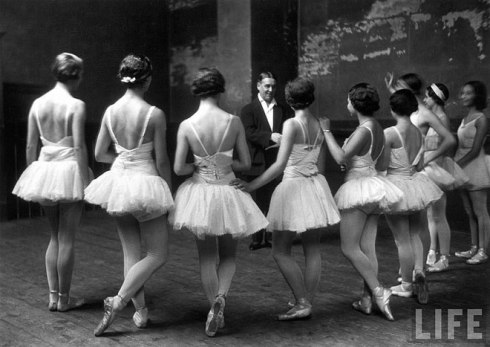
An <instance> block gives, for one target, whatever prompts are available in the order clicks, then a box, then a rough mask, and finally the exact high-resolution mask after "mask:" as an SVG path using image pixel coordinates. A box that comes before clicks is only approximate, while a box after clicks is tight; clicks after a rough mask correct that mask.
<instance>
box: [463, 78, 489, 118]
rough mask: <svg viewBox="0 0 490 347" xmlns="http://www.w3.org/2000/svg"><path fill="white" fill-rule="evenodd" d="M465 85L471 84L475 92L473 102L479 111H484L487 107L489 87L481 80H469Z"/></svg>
mask: <svg viewBox="0 0 490 347" xmlns="http://www.w3.org/2000/svg"><path fill="white" fill-rule="evenodd" d="M464 85H465V86H471V87H472V88H473V92H474V93H475V99H474V100H473V104H474V105H475V107H476V109H477V110H478V111H482V110H484V109H486V108H487V87H486V86H485V84H484V83H483V82H481V81H468V82H466V83H465V84H464Z"/></svg>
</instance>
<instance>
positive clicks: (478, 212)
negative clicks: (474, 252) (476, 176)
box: [469, 190, 490, 250]
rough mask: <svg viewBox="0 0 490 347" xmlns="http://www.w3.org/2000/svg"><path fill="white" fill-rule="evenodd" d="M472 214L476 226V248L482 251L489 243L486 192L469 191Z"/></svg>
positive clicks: (489, 225) (489, 224) (489, 220)
mask: <svg viewBox="0 0 490 347" xmlns="http://www.w3.org/2000/svg"><path fill="white" fill-rule="evenodd" d="M469 196H470V199H471V204H472V206H473V212H474V214H475V216H476V220H477V225H478V247H479V248H483V249H484V250H486V249H487V247H488V242H489V241H490V217H489V216H488V209H487V190H474V191H469Z"/></svg>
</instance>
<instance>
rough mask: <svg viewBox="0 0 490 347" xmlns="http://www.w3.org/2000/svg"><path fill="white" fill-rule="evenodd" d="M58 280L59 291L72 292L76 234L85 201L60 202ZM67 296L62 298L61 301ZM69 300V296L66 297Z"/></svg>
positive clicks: (63, 292)
mask: <svg viewBox="0 0 490 347" xmlns="http://www.w3.org/2000/svg"><path fill="white" fill-rule="evenodd" d="M59 210H60V212H59V213H60V221H59V232H58V245H59V248H58V280H59V292H60V293H62V294H65V295H66V294H70V287H71V278H72V274H73V267H74V264H75V236H76V231H77V229H78V227H79V225H80V219H81V217H82V211H83V202H82V201H80V202H76V203H66V204H64V203H63V204H59ZM64 299H65V298H60V300H61V302H62V303H63V300H64ZM66 300H67V301H68V300H69V297H68V296H67V297H66Z"/></svg>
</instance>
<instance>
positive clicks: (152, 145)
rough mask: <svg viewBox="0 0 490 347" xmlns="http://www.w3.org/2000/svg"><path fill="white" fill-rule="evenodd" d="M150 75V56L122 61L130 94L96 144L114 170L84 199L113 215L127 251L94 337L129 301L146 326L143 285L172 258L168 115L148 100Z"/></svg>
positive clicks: (98, 155)
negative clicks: (119, 283) (121, 277)
mask: <svg viewBox="0 0 490 347" xmlns="http://www.w3.org/2000/svg"><path fill="white" fill-rule="evenodd" d="M151 74H152V66H151V62H150V60H149V59H148V58H147V57H145V56H139V55H133V54H130V55H128V56H126V57H125V58H124V59H123V60H122V62H121V64H120V67H119V78H120V81H121V83H122V84H123V85H124V86H126V92H125V93H124V95H123V96H122V97H121V98H120V99H119V100H117V101H116V102H115V103H114V104H113V105H111V106H109V107H108V108H107V110H106V112H105V114H104V117H103V118H102V124H101V127H100V131H99V135H98V137H97V143H96V145H95V159H96V160H97V161H99V162H103V163H111V164H112V166H111V169H110V170H109V171H107V172H105V173H104V174H102V175H101V176H99V177H98V178H97V179H95V180H94V181H92V183H91V184H90V185H89V186H88V187H87V188H86V189H85V200H87V201H88V202H90V203H92V204H97V205H100V206H102V208H104V209H105V210H106V211H107V213H109V215H111V216H113V217H114V219H115V221H116V226H117V232H118V234H119V238H120V239H121V243H122V248H123V253H124V282H123V284H122V286H121V288H120V289H119V292H118V293H117V295H115V296H113V297H107V298H106V299H105V300H104V316H103V318H102V320H101V322H100V323H99V325H98V326H97V327H96V328H95V331H94V334H95V336H100V335H102V334H103V333H104V331H105V330H106V329H107V328H108V327H109V325H110V324H111V323H112V322H113V320H114V318H115V317H116V316H117V314H119V313H120V312H121V311H122V310H123V309H124V307H125V306H126V305H127V303H128V301H129V300H132V301H133V305H134V308H135V310H136V312H135V313H134V315H133V321H134V323H135V325H136V326H137V327H138V328H144V327H145V326H146V325H147V322H148V309H147V307H146V304H145V296H144V290H143V286H144V284H145V282H146V281H147V280H148V279H149V278H150V277H151V275H152V274H153V273H154V272H155V271H156V270H158V269H159V268H160V267H161V266H162V265H163V264H164V263H165V261H166V260H167V253H168V244H167V240H168V230H167V212H168V211H169V210H170V209H171V208H172V207H173V199H172V194H171V192H170V189H169V186H168V184H170V163H169V160H168V156H167V146H166V134H165V132H166V120H165V114H164V113H163V112H162V111H161V110H160V109H158V108H156V107H155V106H151V105H149V104H148V103H147V102H146V101H145V100H144V94H145V92H146V91H147V90H148V88H149V86H150V84H151ZM112 146H114V148H115V150H114V149H113V148H112ZM142 243H144V244H145V249H146V256H145V257H144V258H141V251H142V249H141V248H142V247H141V246H142Z"/></svg>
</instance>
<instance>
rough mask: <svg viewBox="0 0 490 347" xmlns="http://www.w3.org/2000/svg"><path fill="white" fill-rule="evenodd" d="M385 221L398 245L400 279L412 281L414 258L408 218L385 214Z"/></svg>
mask: <svg viewBox="0 0 490 347" xmlns="http://www.w3.org/2000/svg"><path fill="white" fill-rule="evenodd" d="M386 221H387V222H388V225H389V227H390V229H391V232H392V233H393V236H394V238H395V243H396V245H397V247H398V258H399V260H400V268H401V275H402V281H403V282H406V283H412V272H413V268H414V261H415V260H414V257H413V252H412V245H411V241H410V230H409V218H408V216H406V215H387V216H386Z"/></svg>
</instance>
